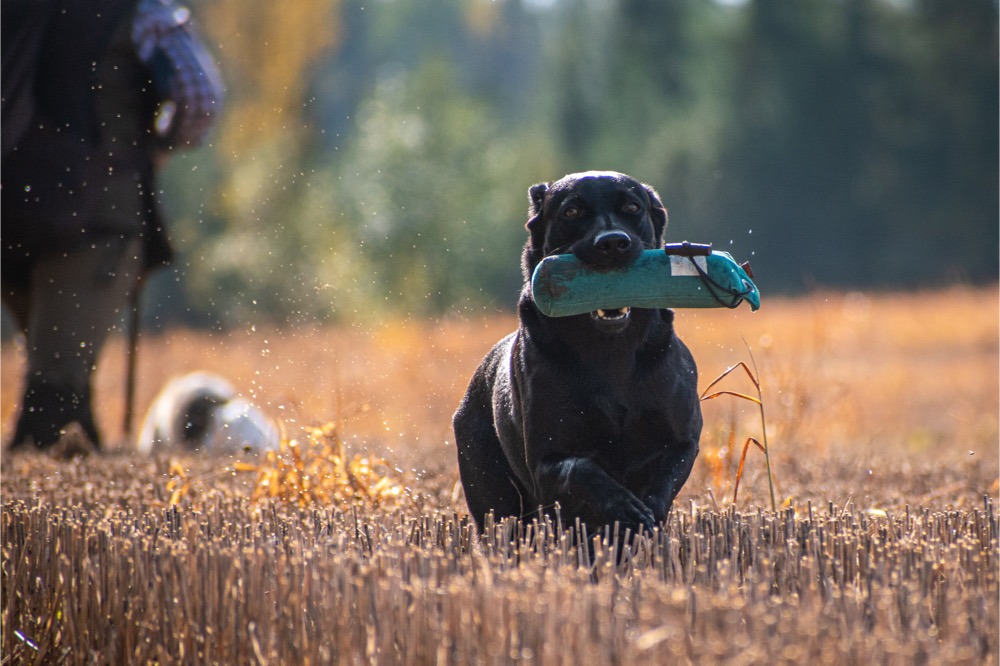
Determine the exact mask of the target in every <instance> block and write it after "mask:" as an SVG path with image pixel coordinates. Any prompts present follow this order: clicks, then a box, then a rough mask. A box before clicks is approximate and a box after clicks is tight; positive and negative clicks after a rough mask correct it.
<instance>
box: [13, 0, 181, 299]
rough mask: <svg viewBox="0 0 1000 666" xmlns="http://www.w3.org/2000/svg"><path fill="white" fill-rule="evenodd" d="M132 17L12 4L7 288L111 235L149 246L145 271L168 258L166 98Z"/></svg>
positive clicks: (77, 7)
mask: <svg viewBox="0 0 1000 666" xmlns="http://www.w3.org/2000/svg"><path fill="white" fill-rule="evenodd" d="M134 8H135V0H48V1H42V0H4V3H3V13H4V20H3V30H4V32H3V37H4V41H3V68H4V70H3V72H2V78H3V82H4V85H3V92H4V98H3V122H4V124H3V126H2V132H3V146H4V154H3V162H2V165H0V182H2V190H0V206H2V211H0V240H2V244H3V248H2V250H3V266H2V269H3V278H4V281H5V282H8V281H14V282H22V283H23V282H24V281H25V280H26V279H27V275H28V271H29V270H30V265H31V261H32V258H33V257H37V256H39V255H44V254H45V253H47V252H52V251H63V250H67V249H71V248H72V247H73V246H75V245H77V244H79V243H81V242H88V240H89V239H91V238H93V237H95V236H99V235H102V234H115V235H125V236H130V237H136V236H138V237H141V238H143V239H144V240H145V247H146V257H145V259H146V266H147V267H151V266H155V265H158V264H162V263H164V262H166V261H167V260H169V258H170V248H169V243H168V242H167V239H166V235H165V233H164V231H163V228H162V220H161V218H160V213H159V209H158V205H157V201H156V194H155V191H154V186H153V179H154V178H153V177H154V174H153V153H154V142H153V136H152V133H151V127H152V119H153V115H154V111H155V107H156V103H157V99H156V95H155V92H154V91H153V87H152V83H151V78H150V73H149V71H148V69H147V68H146V67H145V66H144V65H143V64H142V63H140V62H139V60H138V58H137V57H136V55H135V53H134V49H133V48H132V44H131V37H130V25H131V18H132V15H133V11H134ZM8 75H9V76H10V79H8ZM8 95H9V96H8ZM26 114H27V117H28V118H29V120H27V121H25V120H24V118H25V116H26ZM8 121H9V122H8Z"/></svg>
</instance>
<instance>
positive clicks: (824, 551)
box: [0, 287, 1000, 664]
mask: <svg viewBox="0 0 1000 666" xmlns="http://www.w3.org/2000/svg"><path fill="white" fill-rule="evenodd" d="M998 302H1000V299H998V290H997V288H996V287H991V288H981V289H966V288H954V289H949V290H943V291H937V292H925V293H915V294H861V293H849V294H841V293H828V294H816V295H813V296H811V297H809V298H802V299H789V300H782V299H773V300H769V299H765V301H764V305H763V308H762V309H761V311H760V312H758V313H754V314H751V313H750V312H749V310H747V309H743V308H741V309H739V310H735V311H719V310H704V311H698V310H684V311H680V312H678V317H677V328H678V332H679V333H680V335H681V337H682V338H683V339H684V340H685V342H686V343H687V344H688V346H689V347H691V349H692V352H693V353H694V356H695V358H696V360H697V362H698V366H699V371H700V384H701V386H702V387H705V386H707V385H708V384H709V383H710V382H711V381H712V379H714V378H715V377H716V376H718V375H719V374H721V373H722V372H723V371H725V370H726V369H727V368H728V367H730V366H732V365H734V364H736V363H737V362H740V361H745V362H747V363H748V364H750V363H751V357H750V351H752V354H753V359H754V360H755V362H756V367H757V368H758V371H759V378H760V381H761V386H762V394H763V402H764V409H765V415H766V427H767V437H768V441H769V444H770V453H771V462H772V468H773V475H774V484H775V489H776V494H777V499H778V503H779V504H780V506H779V507H778V510H777V512H772V511H771V507H770V498H769V493H768V483H767V476H766V473H765V471H764V457H763V455H761V454H760V452H759V451H757V450H751V451H749V453H748V456H747V462H746V471H745V474H744V476H743V479H742V481H741V483H740V487H739V497H738V500H737V502H736V503H735V504H734V503H733V502H732V494H733V482H734V480H735V474H736V466H737V464H738V460H739V453H740V450H739V449H740V448H741V446H742V443H743V442H744V441H745V440H746V438H748V437H751V436H752V437H756V438H758V439H759V438H760V435H761V432H760V430H761V423H760V413H759V411H758V409H757V407H756V406H755V405H753V404H751V403H749V402H745V401H739V400H735V399H732V398H720V399H718V400H713V401H709V402H705V403H703V409H704V414H705V430H704V433H703V436H702V450H701V454H700V456H699V459H698V462H697V464H696V467H695V470H694V473H693V474H692V476H691V479H690V480H689V481H688V483H687V485H686V486H685V488H684V490H683V491H682V492H681V495H680V496H679V497H678V500H677V502H676V503H675V512H674V514H673V515H672V517H671V520H670V521H669V522H668V523H667V524H666V525H665V526H664V527H663V529H662V530H661V531H660V532H659V533H658V534H656V535H653V537H651V538H645V539H640V540H637V541H635V542H634V543H633V546H632V550H631V551H630V552H629V553H628V554H627V555H626V557H625V558H624V560H625V561H624V563H623V564H622V565H621V566H620V567H617V568H616V566H615V565H614V563H615V562H616V561H617V560H618V559H619V558H618V557H616V556H615V554H612V553H608V552H607V550H606V548H604V547H603V546H601V545H598V546H597V547H596V548H595V550H594V553H593V557H594V558H595V559H594V560H591V559H590V557H591V555H590V553H589V552H587V549H586V548H584V549H580V548H578V547H577V546H574V543H573V541H572V539H569V538H567V537H566V536H565V535H564V534H561V533H560V530H559V529H558V528H559V526H558V525H546V524H541V525H527V526H517V525H511V524H502V525H498V526H496V527H495V528H494V529H493V530H492V531H491V532H490V533H489V534H487V535H485V538H484V539H483V540H482V541H478V540H477V539H476V538H475V536H474V535H473V534H472V530H471V527H470V523H469V521H468V517H467V516H466V514H465V506H464V501H463V499H462V497H461V488H460V486H459V485H458V484H457V481H458V473H457V466H456V464H455V454H454V446H453V441H452V435H451V428H450V419H451V413H452V412H453V411H454V409H455V407H456V405H457V404H458V401H459V399H460V397H461V395H462V393H463V391H464V389H465V384H466V382H467V381H468V378H469V377H470V375H471V373H472V371H473V370H474V369H475V367H476V365H477V364H478V362H479V360H480V359H481V358H482V356H483V355H484V354H485V353H486V351H487V350H488V349H489V347H490V346H491V345H492V344H493V342H495V341H496V340H497V339H499V338H500V337H501V336H502V335H504V334H505V333H506V332H508V331H510V330H512V328H513V327H514V325H515V321H514V319H513V318H512V317H510V316H507V315H501V314H484V313H469V314H464V315H459V314H456V315H455V316H452V317H448V318H444V319H442V320H439V321H397V322H380V323H364V324H357V325H353V326H349V325H345V326H338V327H332V328H300V329H296V330H272V329H264V328H261V327H250V328H248V329H247V330H243V331H234V332H230V333H228V334H225V335H223V334H210V333H205V332H193V331H170V332H168V333H165V334H155V335H154V334H148V335H144V336H143V339H142V344H141V350H140V357H139V379H138V386H137V389H138V400H137V409H138V411H139V413H138V414H137V417H136V422H137V423H138V419H139V418H141V415H142V410H144V409H145V407H146V405H148V403H149V402H150V400H151V399H152V397H153V395H155V393H156V391H157V390H158V389H159V388H160V387H161V386H162V385H163V383H164V382H165V381H166V380H167V379H169V378H170V377H172V376H174V375H177V374H181V373H184V372H187V371H190V370H208V371H213V372H217V373H219V374H221V375H223V376H225V377H227V378H228V379H230V380H231V381H232V382H233V383H234V384H236V385H237V386H238V387H240V388H241V389H242V390H243V391H244V394H245V395H246V396H247V397H250V398H252V399H253V400H255V401H256V402H257V403H258V404H259V405H260V406H261V407H263V408H264V409H265V410H266V411H267V412H269V413H270V414H272V415H273V416H275V417H276V418H278V419H280V420H281V421H282V422H283V423H284V424H285V429H286V432H287V433H288V435H289V437H291V438H299V439H300V440H301V441H302V443H303V447H302V451H303V455H306V456H308V455H309V451H310V449H309V448H308V446H305V444H306V443H307V442H306V439H305V438H304V435H302V434H301V433H302V431H301V428H302V427H304V426H314V425H320V424H323V423H327V422H333V423H335V424H336V427H337V429H336V433H335V435H331V437H333V439H335V440H336V445H337V447H341V446H342V447H343V451H342V453H343V456H342V457H343V459H344V460H343V461H342V462H343V463H344V464H345V465H347V463H348V462H349V461H353V464H354V467H350V466H349V465H347V466H346V467H345V468H344V469H348V467H350V471H347V472H344V474H345V477H344V478H347V479H349V480H350V484H347V485H344V486H343V488H342V489H344V492H340V491H339V490H338V493H336V494H334V495H330V494H327V495H322V496H323V497H325V498H326V500H325V501H324V502H319V501H311V502H310V501H304V500H302V497H304V495H301V494H300V495H296V496H295V497H297V498H298V499H297V500H296V501H291V502H286V501H283V500H282V497H283V496H276V497H275V498H273V499H267V498H266V497H265V498H263V499H254V498H255V497H257V498H259V497H260V496H261V495H265V496H266V495H268V494H273V493H261V492H260V491H259V484H257V482H258V481H259V480H260V479H262V478H264V476H265V475H264V474H263V473H262V470H263V469H264V467H265V465H261V466H259V467H258V470H257V472H256V473H255V472H254V471H237V468H238V469H239V470H250V468H251V467H252V466H253V465H255V464H258V462H259V461H254V460H242V461H239V464H238V465H236V466H235V467H234V461H232V460H227V459H213V458H210V457H208V456H198V455H192V454H181V453H177V452H163V453H160V454H157V455H156V456H153V457H152V458H140V457H139V456H138V455H136V454H134V453H132V452H131V451H130V447H129V446H128V445H127V444H126V443H125V442H124V441H123V435H122V428H121V420H122V412H123V389H122V385H123V368H124V351H123V347H122V341H121V340H120V339H114V340H112V342H111V343H110V344H109V345H108V348H107V349H106V351H105V354H104V356H103V357H102V360H101V365H100V366H99V368H98V374H97V379H96V385H95V391H96V397H97V411H98V419H99V423H100V424H101V425H102V426H103V430H104V432H105V433H106V436H107V438H108V440H109V442H110V443H109V444H108V446H107V449H108V451H107V453H105V454H103V455H99V456H90V457H89V458H85V459H82V460H75V461H72V462H64V461H57V460H53V459H51V458H49V457H47V456H41V455H37V454H21V455H12V454H8V453H4V454H3V456H2V458H0V463H2V486H0V487H2V495H3V498H2V499H3V513H2V524H0V535H2V538H3V563H2V576H3V579H2V581H0V582H2V591H0V595H2V596H3V630H2V641H3V646H2V651H3V659H4V663H7V662H8V661H10V662H14V663H36V662H37V663H50V662H52V661H53V660H54V661H56V662H57V663H60V662H61V663H92V662H97V663H104V662H110V663H146V662H158V663H255V662H260V663H376V662H377V663H431V662H445V663H497V662H501V663H504V662H513V661H524V662H529V663H531V662H537V663H574V664H577V663H666V662H671V663H672V662H674V661H677V660H680V661H681V662H696V663H705V662H713V661H724V662H727V663H762V662H785V663H790V662H795V663H799V662H801V661H802V660H804V659H813V660H818V661H821V662H823V663H853V662H858V661H862V660H865V661H868V660H870V659H879V658H881V659H884V660H887V661H888V663H943V662H948V663H996V659H997V656H998V642H1000V641H998V636H997V626H998V621H1000V615H998V608H997V607H998V586H997V581H998V576H997V562H998V560H997V556H998V552H997V518H996V502H997V495H998V467H1000V462H998V436H1000V435H998V403H1000V397H998V374H1000V372H998V368H1000V360H998V339H1000V334H998V324H1000V312H998ZM748 349H749V351H748ZM22 369H23V353H22V350H20V349H19V348H17V347H16V345H8V346H6V347H5V348H4V349H3V350H2V358H0V417H2V430H3V435H4V437H5V439H6V438H7V437H9V434H10V431H11V429H12V420H13V414H14V413H15V411H16V406H17V405H16V402H17V399H18V396H19V394H18V391H19V388H20V381H21V379H20V373H21V371H22ZM721 386H722V387H724V388H728V389H731V390H735V391H740V392H753V390H754V389H753V385H752V384H751V383H750V382H749V380H748V378H747V377H746V376H745V375H744V374H742V373H733V374H732V375H730V376H729V377H728V378H727V379H726V380H724V382H723V383H722V384H721ZM337 450H338V451H340V449H339V448H338V449H337ZM376 458H380V459H382V460H383V461H384V462H385V465H378V463H377V462H376V461H375V459H376ZM366 461H367V462H371V463H372V465H373V466H374V467H377V468H378V470H380V471H379V474H382V478H385V479H386V483H385V484H383V488H384V487H386V486H392V487H396V488H398V489H399V491H398V493H395V494H389V493H383V494H379V493H376V492H369V491H372V488H373V485H374V484H375V483H376V482H377V480H378V478H377V476H372V477H371V479H372V480H371V482H369V481H365V479H366V478H368V477H362V476H361V472H362V471H364V472H365V473H367V471H368V467H365V465H366V464H367V462H366ZM277 462H280V461H277ZM277 462H276V463H274V464H277ZM286 462H287V461H286ZM307 462H308V460H307ZM271 469H272V471H273V469H274V467H272V468H271ZM289 469H291V468H290V467H289ZM323 469H324V468H323V467H322V466H319V465H318V463H317V464H316V465H314V466H313V467H312V468H311V473H312V474H322V473H323ZM330 473H331V474H334V472H332V471H331V472H330ZM337 474H340V472H337ZM373 474H374V472H373ZM282 478H285V479H286V482H287V483H292V482H291V481H287V479H289V478H291V477H287V476H286V477H282ZM269 479H270V481H271V482H272V483H274V482H275V480H276V479H278V477H277V476H274V475H272V476H270V477H269ZM331 483H332V482H331ZM338 488H341V487H340V486H338ZM319 496H320V495H317V494H316V493H313V495H311V496H310V497H313V498H315V497H319ZM567 527H573V526H567Z"/></svg>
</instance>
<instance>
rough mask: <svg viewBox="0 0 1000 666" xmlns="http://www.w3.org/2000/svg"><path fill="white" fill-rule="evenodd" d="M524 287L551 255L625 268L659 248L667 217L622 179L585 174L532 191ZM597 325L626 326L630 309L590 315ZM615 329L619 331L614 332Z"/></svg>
mask: <svg viewBox="0 0 1000 666" xmlns="http://www.w3.org/2000/svg"><path fill="white" fill-rule="evenodd" d="M528 199H529V202H530V204H529V207H528V223H527V225H526V226H527V229H528V233H529V238H528V242H527V243H526V244H525V247H524V254H523V257H522V270H523V271H524V278H525V281H528V280H530V279H531V274H532V272H533V271H534V270H535V267H536V266H537V265H538V264H539V262H541V260H542V259H544V258H545V257H547V256H549V255H552V254H565V253H572V254H574V255H576V257H577V258H578V259H580V261H583V262H584V263H587V264H590V265H591V266H596V267H598V268H623V267H625V266H628V265H629V264H630V263H632V262H633V261H635V260H636V259H637V258H638V257H639V255H640V254H641V253H642V251H643V250H647V249H654V248H657V247H660V246H661V245H662V243H663V231H664V229H666V226H667V211H666V209H665V208H664V206H663V203H662V202H661V201H660V197H659V196H658V195H657V194H656V192H655V191H654V190H653V188H652V187H650V186H648V185H644V184H643V183H640V182H639V181H637V180H635V179H634V178H631V177H629V176H626V175H625V174H622V173H616V172H613V171H586V172H583V173H574V174H570V175H568V176H564V177H563V178H561V179H560V180H557V181H555V182H552V183H539V184H538V185H533V186H532V187H531V188H530V189H529V190H528ZM592 316H593V318H594V319H595V321H598V322H601V323H604V324H608V325H611V324H618V325H620V327H624V324H626V323H627V321H628V316H629V311H628V308H622V310H620V311H615V312H607V313H606V312H604V311H601V310H598V311H596V312H594V313H592ZM616 327H617V326H616Z"/></svg>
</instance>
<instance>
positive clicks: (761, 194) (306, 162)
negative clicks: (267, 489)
mask: <svg viewBox="0 0 1000 666" xmlns="http://www.w3.org/2000/svg"><path fill="white" fill-rule="evenodd" d="M194 9H195V13H196V15H197V16H198V18H199V21H200V25H201V28H202V31H203V32H204V33H206V34H207V35H208V41H209V42H210V43H211V45H212V47H213V50H214V52H215V53H216V54H217V56H218V58H219V61H220V62H221V65H222V68H223V71H224V74H225V76H226V81H227V85H228V98H227V108H226V110H225V114H224V116H223V119H222V120H221V122H220V125H219V127H218V129H217V130H216V133H215V135H214V140H213V142H212V144H211V145H210V146H207V147H204V148H202V149H199V150H198V151H195V152H191V153H183V154H178V155H176V156H175V157H174V158H173V159H172V161H171V163H170V165H169V167H168V169H167V171H166V173H165V178H164V180H163V183H162V185H163V190H164V197H165V199H166V204H167V209H168V211H169V212H170V213H171V217H172V227H171V228H172V235H173V237H174V239H175V245H176V246H177V249H178V251H179V252H178V255H179V256H178V259H177V262H176V263H175V265H174V266H173V267H172V268H170V269H168V270H166V271H163V272H162V273H161V274H160V275H159V276H158V277H157V278H156V279H155V280H154V281H153V283H152V286H151V289H150V291H151V292H152V294H151V298H149V299H148V300H147V303H148V305H147V309H148V310H150V311H151V314H150V316H151V317H153V318H155V319H156V320H158V321H159V322H160V323H161V324H162V323H167V322H184V323H187V324H194V325H221V326H226V325H234V324H239V323H245V322H249V321H261V320H270V321H276V322H284V323H302V322H314V321H317V322H323V321H331V320H336V319H338V318H343V319H354V318H359V317H366V316H372V315H374V316H378V315H381V314H385V313H387V312H391V313H394V314H396V315H410V314H413V315H421V314H435V313H441V312H444V311H447V310H451V309H470V308H471V309H473V310H474V311H477V312H478V311H482V309H484V308H487V309H509V308H512V307H513V304H514V302H515V298H516V292H517V289H518V287H519V284H520V280H521V277H520V274H519V248H520V246H521V245H522V243H523V240H524V238H525V232H524V229H523V223H524V221H525V218H526V209H527V198H526V190H527V188H528V187H529V186H530V185H531V184H533V183H535V182H538V181H542V180H551V179H555V178H558V177H559V176H561V175H563V174H564V173H568V172H571V171H579V170H585V169H614V170H619V171H624V172H627V173H629V174H631V175H634V176H636V177H637V178H639V179H641V180H643V181H645V182H648V183H650V184H652V185H653V186H654V187H656V188H657V189H658V190H659V192H660V194H661V195H662V197H663V199H664V202H665V203H666V204H667V207H668V208H669V210H670V219H671V224H670V227H669V228H668V236H669V238H670V239H672V240H682V239H688V240H692V241H699V242H713V243H714V244H715V247H716V248H717V249H725V250H729V251H731V252H732V253H733V254H734V255H735V256H736V257H737V258H738V259H740V260H742V259H747V258H749V259H751V260H752V262H753V264H754V268H755V270H756V273H757V276H758V282H759V284H760V286H761V288H762V290H763V291H764V293H765V295H766V294H768V293H778V292H784V293H794V292H797V291H802V290H804V289H812V288H819V287H845V288H846V287H866V288H908V287H916V286H929V285H939V284H943V283H951V282H956V281H961V282H986V281H995V280H996V279H997V274H998V247H1000V240H998V179H1000V175H998V141H1000V138H998V108H997V102H998V94H1000V91H998V82H997V78H998V52H997V35H998V26H997V4H996V2H995V0H796V1H795V2H788V1H786V0H747V1H745V2H734V0H729V1H728V2H713V1H710V0H496V1H491V0H428V1H427V2H420V3H414V2H406V1H404V0H373V1H371V2H363V1H361V0H309V1H306V0H302V1H299V2H252V3H247V2H243V1H242V0H212V1H211V2H207V1H204V2H195V3H194Z"/></svg>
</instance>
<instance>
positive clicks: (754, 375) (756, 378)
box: [701, 340, 778, 511]
mask: <svg viewBox="0 0 1000 666" xmlns="http://www.w3.org/2000/svg"><path fill="white" fill-rule="evenodd" d="M743 343H744V344H746V340H744V341H743ZM747 353H748V354H749V355H750V362H751V363H752V364H753V371H752V372H751V370H750V368H749V367H747V364H746V363H744V362H743V361H740V362H739V363H737V364H736V365H734V366H732V367H730V368H729V369H728V370H726V371H725V372H723V373H722V374H721V375H719V376H718V377H716V378H715V379H714V380H712V383H711V384H709V385H708V386H707V387H706V388H705V390H704V391H702V394H701V400H702V401H705V400H714V399H715V398H719V397H721V396H724V395H728V396H732V397H734V398H739V399H741V400H749V401H750V402H753V403H755V404H756V405H757V407H759V408H760V431H761V437H762V439H763V440H764V443H763V444H761V443H760V442H759V441H757V439H756V438H754V437H748V438H747V441H746V442H745V443H744V444H743V452H742V454H741V455H740V466H739V469H738V470H737V472H736V482H735V484H734V486H733V503H734V504H735V503H736V494H737V492H739V489H740V479H742V478H743V465H744V463H745V462H746V458H747V450H748V449H749V448H750V444H755V445H756V446H757V448H759V449H760V450H761V451H762V452H763V453H764V460H765V461H766V463H767V484H768V488H769V490H770V492H771V511H777V510H778V505H777V502H776V501H775V497H774V477H773V475H772V473H771V455H770V449H769V448H768V445H767V421H766V419H765V418H764V396H763V393H762V392H761V388H760V373H759V372H757V361H756V359H755V358H754V356H753V351H752V350H751V349H750V345H747ZM738 368H742V369H743V370H744V371H745V372H746V374H747V376H748V377H749V378H750V381H751V382H753V385H754V388H755V389H756V391H757V397H754V396H752V395H747V394H746V393H739V392H736V391H716V392H715V393H712V394H710V395H709V393H708V392H709V391H711V390H712V387H714V386H715V385H716V384H718V383H719V382H721V381H722V380H723V379H725V378H726V377H728V376H729V373H731V372H733V371H734V370H736V369H738Z"/></svg>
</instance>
